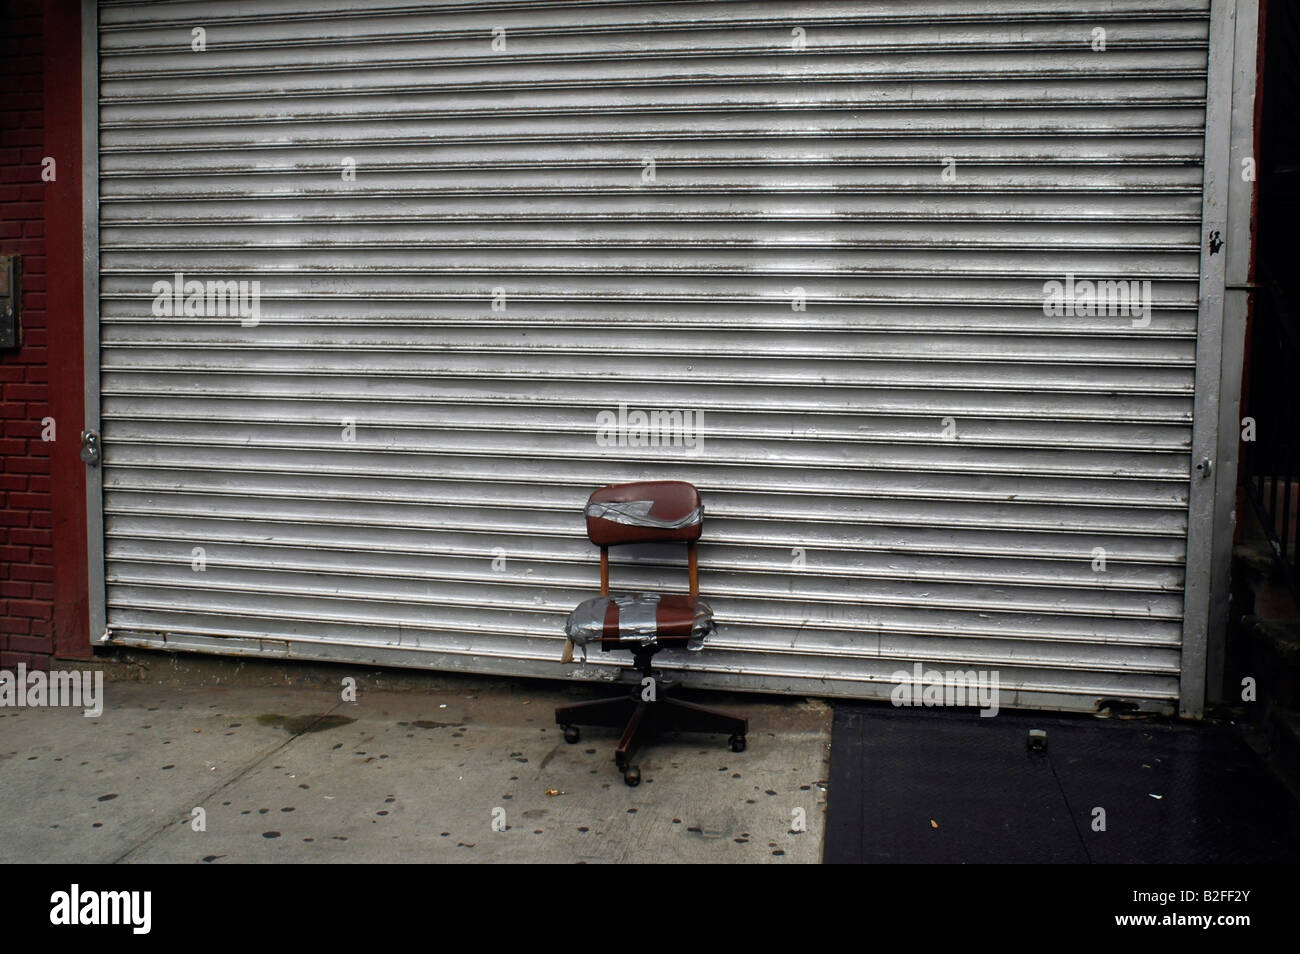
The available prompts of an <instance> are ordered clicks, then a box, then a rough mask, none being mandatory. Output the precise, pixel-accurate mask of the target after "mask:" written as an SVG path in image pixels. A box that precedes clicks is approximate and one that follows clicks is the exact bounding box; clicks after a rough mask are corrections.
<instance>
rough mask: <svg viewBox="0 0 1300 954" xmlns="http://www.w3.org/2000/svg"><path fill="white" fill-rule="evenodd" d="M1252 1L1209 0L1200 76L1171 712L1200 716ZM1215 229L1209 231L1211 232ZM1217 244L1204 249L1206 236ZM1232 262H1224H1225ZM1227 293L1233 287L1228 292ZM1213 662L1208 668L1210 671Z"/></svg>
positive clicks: (1221, 538)
mask: <svg viewBox="0 0 1300 954" xmlns="http://www.w3.org/2000/svg"><path fill="white" fill-rule="evenodd" d="M1258 24H1259V2H1258V0H1212V2H1211V5H1210V56H1209V66H1208V69H1207V71H1206V95H1205V98H1206V106H1205V159H1204V168H1205V179H1204V182H1205V185H1204V190H1203V194H1202V198H1201V201H1202V205H1201V273H1200V282H1199V292H1198V307H1197V321H1196V384H1195V388H1196V393H1195V396H1194V398H1193V411H1192V455H1191V487H1190V492H1189V494H1188V511H1187V562H1186V567H1187V571H1186V581H1185V584H1184V592H1183V599H1184V603H1183V640H1182V655H1181V664H1180V671H1181V675H1180V680H1179V692H1178V713H1179V715H1181V716H1183V717H1184V718H1190V719H1199V718H1201V717H1202V716H1203V715H1204V714H1205V700H1206V694H1207V684H1208V685H1211V686H1216V687H1217V685H1218V684H1219V682H1221V681H1222V674H1223V673H1222V670H1223V653H1224V643H1225V642H1226V639H1227V604H1228V575H1229V571H1230V568H1231V560H1232V534H1233V523H1234V519H1235V514H1234V509H1235V506H1236V498H1237V491H1236V487H1237V458H1238V426H1239V425H1238V417H1237V415H1238V412H1239V408H1240V405H1241V367H1242V355H1243V349H1244V347H1245V314H1246V307H1245V306H1246V302H1245V298H1244V296H1243V295H1240V294H1236V295H1234V296H1233V300H1232V301H1231V302H1230V303H1229V304H1228V305H1227V306H1226V307H1225V302H1224V299H1225V295H1226V294H1227V290H1228V285H1229V271H1231V273H1232V284H1234V285H1243V284H1244V283H1245V281H1246V275H1245V271H1246V270H1247V269H1248V268H1249V262H1250V213H1251V199H1252V196H1253V192H1254V188H1253V183H1247V182H1243V181H1241V175H1240V172H1239V170H1240V168H1241V163H1240V159H1241V158H1244V157H1246V156H1250V155H1252V153H1253V149H1254V116H1255V71H1256V50H1255V46H1256V39H1257V34H1258V32H1259V26H1258ZM1216 233H1217V234H1216ZM1212 238H1213V239H1214V240H1215V241H1219V242H1222V243H1223V244H1222V246H1218V247H1216V248H1214V249H1213V250H1212V249H1211V240H1212ZM1230 260H1231V264H1229V262H1230ZM1234 290H1235V289H1234ZM1210 659H1213V660H1214V661H1215V664H1214V665H1213V666H1210V665H1209V660H1210Z"/></svg>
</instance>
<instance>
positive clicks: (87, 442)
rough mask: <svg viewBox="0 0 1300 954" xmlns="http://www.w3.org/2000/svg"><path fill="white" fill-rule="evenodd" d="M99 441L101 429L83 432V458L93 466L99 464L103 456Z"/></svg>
mask: <svg viewBox="0 0 1300 954" xmlns="http://www.w3.org/2000/svg"><path fill="white" fill-rule="evenodd" d="M99 443H100V442H99V431H82V432H81V459H82V460H84V461H85V462H86V463H87V464H89V465H90V466H91V467H98V466H99V459H100V457H101V456H102V453H101V450H100V446H99Z"/></svg>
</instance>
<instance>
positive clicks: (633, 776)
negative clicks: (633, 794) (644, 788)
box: [623, 765, 641, 788]
mask: <svg viewBox="0 0 1300 954" xmlns="http://www.w3.org/2000/svg"><path fill="white" fill-rule="evenodd" d="M623 781H624V782H625V783H627V784H628V785H631V786H632V787H633V788H636V786H638V785H640V784H641V770H640V769H639V768H637V767H636V766H635V765H629V766H628V767H627V769H626V771H624V772H623Z"/></svg>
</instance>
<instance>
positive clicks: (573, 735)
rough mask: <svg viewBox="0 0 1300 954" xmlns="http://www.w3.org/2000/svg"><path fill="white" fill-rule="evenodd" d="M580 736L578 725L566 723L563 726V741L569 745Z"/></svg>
mask: <svg viewBox="0 0 1300 954" xmlns="http://www.w3.org/2000/svg"><path fill="white" fill-rule="evenodd" d="M580 738H582V733H581V732H579V731H578V727H577V726H576V725H566V726H565V727H564V741H565V742H568V743H569V744H570V745H573V744H574V743H576V742H577V741H578V740H579V739H580Z"/></svg>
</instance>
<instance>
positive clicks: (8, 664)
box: [0, 637, 50, 672]
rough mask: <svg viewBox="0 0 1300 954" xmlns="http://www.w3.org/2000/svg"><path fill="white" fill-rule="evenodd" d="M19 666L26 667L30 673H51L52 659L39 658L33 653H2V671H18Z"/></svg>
mask: <svg viewBox="0 0 1300 954" xmlns="http://www.w3.org/2000/svg"><path fill="white" fill-rule="evenodd" d="M10 638H12V637H10ZM19 665H23V666H26V667H27V670H28V672H31V671H34V670H39V671H41V672H49V671H50V657H49V656H37V655H35V654H33V653H19V652H4V653H0V669H17V668H18V666H19Z"/></svg>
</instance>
